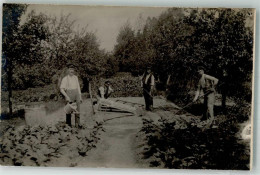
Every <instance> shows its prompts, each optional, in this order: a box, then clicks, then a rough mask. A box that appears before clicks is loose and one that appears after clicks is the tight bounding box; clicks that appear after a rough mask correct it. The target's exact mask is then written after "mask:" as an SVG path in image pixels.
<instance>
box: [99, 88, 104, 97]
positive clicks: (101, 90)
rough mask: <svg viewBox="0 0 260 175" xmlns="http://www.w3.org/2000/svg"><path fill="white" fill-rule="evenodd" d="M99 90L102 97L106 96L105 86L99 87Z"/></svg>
mask: <svg viewBox="0 0 260 175" xmlns="http://www.w3.org/2000/svg"><path fill="white" fill-rule="evenodd" d="M98 90H99V92H100V95H101V98H104V94H105V89H104V87H99V88H98Z"/></svg>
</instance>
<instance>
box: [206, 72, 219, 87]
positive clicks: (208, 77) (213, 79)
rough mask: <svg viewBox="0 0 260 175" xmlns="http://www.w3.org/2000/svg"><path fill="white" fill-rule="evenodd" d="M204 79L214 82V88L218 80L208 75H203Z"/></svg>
mask: <svg viewBox="0 0 260 175" xmlns="http://www.w3.org/2000/svg"><path fill="white" fill-rule="evenodd" d="M205 78H206V79H208V80H211V81H213V82H214V86H216V85H217V84H218V79H217V78H215V77H212V76H210V75H206V74H205Z"/></svg>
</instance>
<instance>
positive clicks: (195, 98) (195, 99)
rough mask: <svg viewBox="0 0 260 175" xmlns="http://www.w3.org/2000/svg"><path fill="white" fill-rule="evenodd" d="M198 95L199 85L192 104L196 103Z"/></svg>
mask: <svg viewBox="0 0 260 175" xmlns="http://www.w3.org/2000/svg"><path fill="white" fill-rule="evenodd" d="M199 95H200V85H198V88H197V91H196V94H195V97H194V99H193V102H195V101H197V99H198V97H199Z"/></svg>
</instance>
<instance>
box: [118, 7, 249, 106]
mask: <svg viewBox="0 0 260 175" xmlns="http://www.w3.org/2000/svg"><path fill="white" fill-rule="evenodd" d="M250 20H251V21H253V17H252V11H250V10H249V9H244V10H237V9H180V8H171V9H168V10H167V11H166V12H164V13H162V14H161V15H160V16H159V17H158V18H148V19H147V20H146V24H145V26H144V28H143V30H138V31H135V30H134V29H133V27H131V26H130V25H129V24H128V23H126V24H125V25H124V26H123V27H122V28H121V31H120V33H119V35H118V38H117V44H116V46H115V50H114V55H115V58H117V59H118V61H119V65H120V66H119V67H120V71H130V72H132V73H133V74H134V75H138V74H141V73H142V72H143V71H144V69H145V67H146V66H147V65H149V64H150V65H152V66H153V70H154V73H155V75H156V76H157V79H158V82H159V83H158V84H159V85H160V84H161V86H160V87H159V88H161V89H164V90H165V89H166V88H167V87H166V81H167V79H168V78H170V79H171V81H170V84H169V85H168V86H169V87H168V88H169V90H170V92H171V94H172V96H169V97H170V98H171V99H173V100H183V99H185V95H187V94H188V93H189V92H190V91H191V89H192V88H195V87H196V83H197V81H198V79H196V76H195V75H196V74H197V73H196V71H197V67H198V66H203V67H204V68H205V69H206V70H205V72H206V73H207V74H210V75H213V76H215V77H217V78H218V79H220V85H219V87H218V89H219V90H220V92H222V94H223V106H225V101H226V96H227V95H228V96H231V97H239V98H242V99H246V100H247V101H251V90H252V89H251V87H252V84H251V80H252V68H253V64H252V63H253V26H252V25H250V24H248V23H249V21H250ZM189 100H190V99H189Z"/></svg>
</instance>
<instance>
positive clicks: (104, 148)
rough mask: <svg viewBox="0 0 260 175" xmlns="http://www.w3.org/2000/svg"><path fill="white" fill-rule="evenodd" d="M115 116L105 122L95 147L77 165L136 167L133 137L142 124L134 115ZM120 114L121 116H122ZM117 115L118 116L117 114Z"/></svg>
mask: <svg viewBox="0 0 260 175" xmlns="http://www.w3.org/2000/svg"><path fill="white" fill-rule="evenodd" d="M123 115H124V116H126V117H122V118H115V119H113V120H109V121H107V122H105V124H104V125H103V127H104V129H105V132H103V133H102V135H101V137H100V138H101V140H100V142H99V143H98V144H97V145H96V146H97V147H96V149H93V150H91V151H90V152H89V153H88V155H87V157H85V158H84V159H83V160H82V161H81V162H80V163H79V164H78V166H84V167H86V166H90V167H110V168H111V167H114V168H137V167H138V165H137V164H136V160H135V153H134V150H133V149H134V148H133V146H134V143H133V141H134V137H135V136H136V134H137V132H138V131H139V130H140V128H141V126H142V121H141V118H139V117H136V116H127V114H123ZM123 115H122V114H121V116H123ZM118 117H119V116H118Z"/></svg>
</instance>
